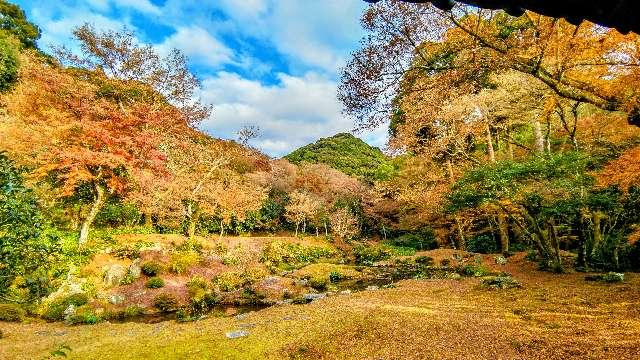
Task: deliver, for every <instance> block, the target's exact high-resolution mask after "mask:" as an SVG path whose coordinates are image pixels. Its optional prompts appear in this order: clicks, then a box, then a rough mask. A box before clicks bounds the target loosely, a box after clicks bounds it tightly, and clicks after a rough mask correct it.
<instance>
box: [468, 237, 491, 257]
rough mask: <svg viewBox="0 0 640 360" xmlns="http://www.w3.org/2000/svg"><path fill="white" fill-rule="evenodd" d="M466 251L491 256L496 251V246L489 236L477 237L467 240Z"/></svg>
mask: <svg viewBox="0 0 640 360" xmlns="http://www.w3.org/2000/svg"><path fill="white" fill-rule="evenodd" d="M467 251H470V252H475V253H482V254H493V253H496V252H497V251H498V246H497V244H496V241H495V239H494V238H493V237H491V236H489V235H478V236H474V237H472V238H469V239H467Z"/></svg>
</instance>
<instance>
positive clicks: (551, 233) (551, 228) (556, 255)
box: [547, 221, 562, 266]
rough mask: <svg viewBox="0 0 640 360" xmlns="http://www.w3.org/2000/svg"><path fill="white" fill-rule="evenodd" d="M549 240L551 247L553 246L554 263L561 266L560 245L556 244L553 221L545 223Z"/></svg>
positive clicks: (556, 236) (556, 237) (556, 238)
mask: <svg viewBox="0 0 640 360" xmlns="http://www.w3.org/2000/svg"><path fill="white" fill-rule="evenodd" d="M547 227H548V233H549V239H550V240H551V246H553V252H554V261H555V263H556V265H558V266H562V262H561V261H560V243H559V242H558V235H557V234H556V228H555V224H554V223H553V221H549V222H547Z"/></svg>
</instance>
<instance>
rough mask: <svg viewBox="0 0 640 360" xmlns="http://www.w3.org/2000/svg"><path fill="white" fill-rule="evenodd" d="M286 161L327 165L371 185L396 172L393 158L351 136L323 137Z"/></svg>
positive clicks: (302, 148) (294, 153)
mask: <svg viewBox="0 0 640 360" xmlns="http://www.w3.org/2000/svg"><path fill="white" fill-rule="evenodd" d="M284 158H285V159H287V160H289V161H290V162H292V163H294V164H301V163H304V162H307V163H314V164H315V163H322V164H327V165H329V166H331V167H332V168H334V169H337V170H340V171H342V172H343V173H345V174H347V175H351V176H355V177H358V178H360V179H362V180H365V181H368V182H373V181H374V180H382V179H386V178H388V177H389V176H390V174H391V173H392V172H393V170H394V168H393V165H392V163H391V161H390V159H389V158H388V157H387V156H385V155H384V154H383V153H382V151H380V149H379V148H377V147H373V146H371V145H369V144H367V143H365V142H364V141H362V140H361V139H359V138H357V137H355V136H353V135H351V134H348V133H340V134H336V135H334V136H332V137H328V138H321V139H320V140H318V141H316V142H315V143H313V144H309V145H306V146H303V147H301V148H298V149H297V150H295V151H293V152H292V153H290V154H289V155H287V156H285V157H284Z"/></svg>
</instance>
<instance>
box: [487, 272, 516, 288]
mask: <svg viewBox="0 0 640 360" xmlns="http://www.w3.org/2000/svg"><path fill="white" fill-rule="evenodd" d="M482 286H485V287H489V288H492V289H511V288H520V287H522V285H520V283H519V282H518V281H517V280H516V279H514V278H512V277H511V276H509V275H500V276H492V277H489V278H486V279H483V280H482Z"/></svg>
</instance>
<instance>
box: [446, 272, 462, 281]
mask: <svg viewBox="0 0 640 360" xmlns="http://www.w3.org/2000/svg"><path fill="white" fill-rule="evenodd" d="M447 279H451V280H460V279H462V275H460V274H458V273H450V274H447Z"/></svg>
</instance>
